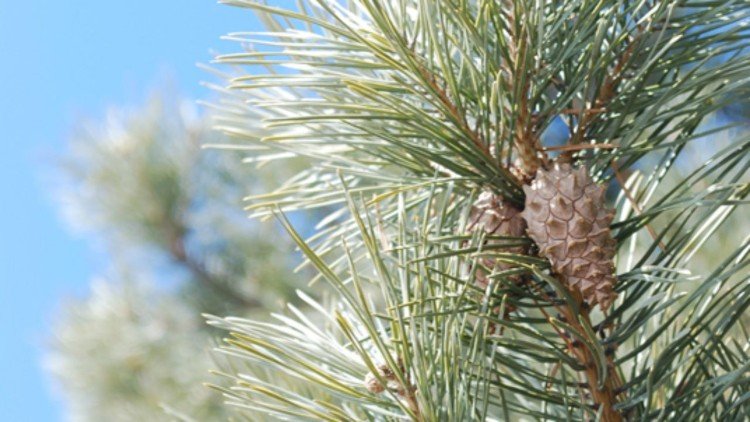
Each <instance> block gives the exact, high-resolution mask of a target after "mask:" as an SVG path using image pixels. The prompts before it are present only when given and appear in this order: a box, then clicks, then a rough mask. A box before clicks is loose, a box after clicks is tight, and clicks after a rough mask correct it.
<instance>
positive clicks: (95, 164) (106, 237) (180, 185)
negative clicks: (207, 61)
mask: <svg viewBox="0 0 750 422" xmlns="http://www.w3.org/2000/svg"><path fill="white" fill-rule="evenodd" d="M102 120H103V121H91V122H88V123H85V124H83V123H82V124H81V125H80V127H79V129H78V130H76V131H75V132H74V135H73V136H72V140H71V142H70V145H69V150H68V151H67V152H66V153H65V155H64V156H63V157H62V158H61V159H60V162H61V170H62V171H61V172H60V178H59V179H60V180H61V183H60V186H59V188H60V192H59V197H60V200H61V202H62V205H63V209H64V211H65V212H64V213H65V214H66V216H67V217H68V219H69V220H70V221H71V222H72V223H73V224H74V225H75V226H76V227H77V228H78V229H80V230H83V231H85V232H87V233H89V234H92V235H93V236H91V237H92V238H93V240H94V241H95V242H94V243H96V244H98V245H99V246H100V247H103V248H100V249H103V250H102V251H100V252H101V255H102V256H103V257H104V258H106V261H108V262H107V264H106V265H105V266H104V267H105V268H104V269H103V274H102V275H100V276H98V277H96V279H95V281H94V283H92V288H91V293H90V294H89V295H87V296H86V297H84V298H77V299H74V300H70V299H69V300H67V301H66V302H64V304H63V306H62V308H61V309H60V310H59V311H58V312H57V313H56V314H55V316H54V324H53V327H52V338H51V339H50V340H49V350H48V353H47V356H46V362H45V366H46V367H47V369H48V371H49V372H50V374H51V375H52V377H53V378H54V380H55V381H56V383H55V384H56V386H58V387H59V388H60V390H61V393H62V397H63V398H64V399H65V411H66V417H67V418H68V419H69V420H74V421H103V420H107V421H133V420H164V419H169V420H171V419H180V420H226V419H227V418H228V417H229V416H230V414H231V412H230V410H231V409H227V408H225V407H223V406H222V405H221V398H220V397H219V396H217V395H216V394H212V392H211V390H209V389H207V388H205V387H204V386H203V382H204V381H205V379H206V378H207V377H208V373H209V370H210V369H212V368H214V367H215V366H216V364H215V362H214V361H215V360H216V358H215V357H212V356H211V355H210V349H211V348H212V347H213V345H214V343H215V337H216V333H215V332H213V331H212V330H211V329H210V328H209V327H207V326H206V324H205V323H204V321H203V319H202V318H201V316H200V315H201V313H203V312H212V313H217V314H221V315H225V314H233V315H242V316H251V315H254V316H255V317H257V318H263V317H264V313H265V312H266V309H273V308H275V307H278V306H279V305H278V304H280V303H283V301H284V299H286V300H290V299H292V296H291V295H292V293H293V291H294V288H295V287H299V286H301V284H300V283H299V281H300V278H299V277H297V276H295V275H294V274H292V269H293V267H292V266H291V265H290V263H291V262H292V260H291V258H292V257H291V256H290V255H287V252H288V250H290V249H291V248H292V244H291V241H289V240H287V239H285V238H283V237H281V236H279V231H280V230H279V228H278V227H275V228H274V227H273V226H271V225H268V224H258V223H257V222H251V221H248V220H247V218H246V216H245V213H244V211H242V207H241V205H242V200H241V198H242V196H243V195H244V194H248V193H252V192H254V191H256V192H257V191H262V189H263V188H262V186H263V185H264V184H266V185H271V184H273V183H275V180H283V179H284V177H285V174H291V173H290V171H291V170H292V169H289V168H288V169H278V168H277V169H274V170H273V171H265V172H264V173H263V175H262V177H260V176H258V175H252V174H251V173H250V170H251V169H250V168H249V167H247V166H244V165H242V163H241V160H240V158H241V157H238V156H237V155H236V154H234V155H231V154H220V153H218V152H217V151H201V145H203V144H208V143H221V142H226V141H227V140H226V138H225V137H223V136H221V135H220V134H219V133H218V132H216V131H212V130H211V128H210V126H209V124H208V123H209V122H208V120H207V118H206V117H205V116H202V115H200V114H199V113H197V107H196V106H195V104H193V103H191V102H189V101H186V100H176V99H173V98H171V97H170V96H169V95H166V94H161V95H158V96H153V97H152V98H151V99H150V100H149V101H148V102H147V104H146V105H145V106H143V107H140V108H137V109H125V108H116V109H112V110H110V111H109V112H108V113H107V116H106V118H105V119H102Z"/></svg>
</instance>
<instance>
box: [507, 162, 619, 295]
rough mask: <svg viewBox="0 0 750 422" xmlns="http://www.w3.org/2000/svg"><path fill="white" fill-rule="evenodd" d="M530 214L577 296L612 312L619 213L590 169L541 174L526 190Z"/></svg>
mask: <svg viewBox="0 0 750 422" xmlns="http://www.w3.org/2000/svg"><path fill="white" fill-rule="evenodd" d="M523 189H524V192H525V193H526V208H525V209H524V211H523V213H522V214H521V215H522V216H523V218H524V219H525V220H526V222H527V224H528V233H529V237H531V239H533V240H534V241H535V242H536V243H537V245H539V250H540V253H541V255H542V256H544V257H546V258H547V259H549V261H550V263H551V264H552V269H553V270H554V272H555V273H556V274H558V275H559V276H560V277H561V279H562V281H563V282H564V283H565V284H566V285H567V286H568V287H569V288H571V290H573V291H577V292H579V293H580V294H581V296H582V298H583V299H584V300H586V301H588V302H589V303H591V304H592V305H594V304H597V303H598V304H599V306H601V308H602V309H607V308H609V307H610V306H611V305H612V302H613V301H614V300H615V298H616V297H617V294H616V293H615V291H614V285H615V282H616V281H617V279H616V277H615V276H614V272H615V265H614V256H615V246H616V244H615V240H614V239H613V238H612V234H611V232H610V230H609V225H610V223H611V222H612V219H613V217H614V211H613V210H612V209H610V208H608V207H607V206H606V204H605V203H604V191H605V188H604V187H603V186H600V185H597V184H596V183H594V181H593V180H592V179H591V177H589V175H588V172H587V170H586V168H585V167H579V168H578V169H575V170H574V169H573V168H572V167H571V166H570V165H569V164H555V166H554V168H553V169H552V170H550V171H545V170H541V169H540V170H539V171H538V172H537V175H536V178H535V179H534V181H533V182H532V183H531V185H530V186H528V185H527V186H524V187H523Z"/></svg>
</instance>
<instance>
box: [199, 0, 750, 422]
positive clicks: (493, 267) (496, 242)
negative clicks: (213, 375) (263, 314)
mask: <svg viewBox="0 0 750 422" xmlns="http://www.w3.org/2000/svg"><path fill="white" fill-rule="evenodd" d="M224 2H225V3H228V4H231V5H234V6H239V7H242V8H247V9H252V10H254V11H255V12H256V13H257V14H258V16H259V17H260V18H261V19H262V20H263V22H264V23H265V25H266V30H265V31H259V32H252V33H244V32H237V33H232V34H230V35H228V36H227V38H228V39H230V40H234V41H237V42H238V43H239V45H240V46H241V48H240V50H239V51H238V52H236V53H232V54H226V55H221V56H218V57H217V59H216V62H217V63H219V66H220V70H221V71H224V72H226V74H224V75H223V76H224V78H225V79H224V82H222V83H219V84H217V86H216V89H217V90H219V91H220V92H221V93H222V95H223V97H222V100H221V101H220V102H218V103H215V104H214V107H215V109H216V110H218V117H217V120H216V127H217V128H218V129H219V130H221V131H223V132H224V133H226V134H227V135H229V136H231V137H233V138H234V139H235V144H234V145H231V146H226V145H225V146H224V147H226V148H227V149H236V150H242V151H244V152H245V153H246V154H247V159H246V160H247V161H251V162H259V163H267V162H273V161H277V160H286V159H290V158H296V157H304V158H306V159H308V160H309V162H310V163H311V164H310V165H309V166H308V167H307V168H305V169H303V170H302V171H300V172H299V173H298V174H296V175H295V176H293V177H290V178H289V179H288V180H286V181H284V183H282V184H280V185H279V186H278V187H277V188H276V189H274V190H272V191H270V192H268V193H264V194H261V195H257V196H255V197H253V198H250V200H249V208H250V210H251V211H252V215H254V216H270V215H274V216H276V217H277V218H278V219H279V221H281V223H282V224H283V225H284V226H285V228H286V229H287V231H288V232H289V235H290V236H291V238H292V239H294V241H295V242H296V243H297V245H298V247H299V248H300V250H301V251H302V252H303V253H304V255H305V257H306V261H305V264H306V265H307V266H310V267H314V268H315V269H316V270H317V272H318V275H317V276H316V277H315V278H314V279H312V280H311V286H314V287H313V288H314V289H315V290H316V291H321V290H323V287H322V286H326V289H327V290H328V291H330V292H332V294H333V300H331V301H329V302H326V303H323V304H320V303H318V302H316V301H314V300H313V299H310V298H309V297H308V296H306V295H304V294H303V295H302V297H303V298H304V300H305V301H306V302H307V304H308V305H309V308H310V309H312V310H313V312H302V311H300V310H299V309H298V308H296V307H290V309H289V312H288V313H286V314H279V315H275V318H276V321H275V322H274V323H267V322H262V321H257V320H253V319H243V318H235V317H229V318H220V317H216V316H210V317H209V322H210V324H212V325H214V326H217V327H220V328H222V329H225V330H227V332H228V335H227V340H226V341H225V343H224V345H223V346H222V347H221V350H222V351H223V352H224V355H225V356H226V357H227V359H228V361H229V363H228V364H227V365H226V366H225V368H224V371H223V374H224V377H223V378H220V379H218V381H215V383H216V388H217V389H219V390H220V391H222V393H223V394H224V396H225V397H226V399H227V402H228V403H229V404H230V405H232V406H234V407H235V408H236V409H237V410H238V411H239V412H244V413H245V414H246V416H247V417H248V419H250V420H259V419H262V418H265V417H269V418H271V419H286V420H328V421H350V420H404V419H406V420H416V421H464V420H602V421H608V422H611V421H621V420H691V421H705V420H716V421H730V420H731V421H735V420H736V421H739V420H747V419H748V418H750V385H749V384H750V378H749V377H748V370H749V369H750V359H748V349H749V348H750V340H749V338H750V336H749V335H748V322H750V321H748V317H747V308H748V305H750V271H749V267H750V266H749V264H750V256H749V253H750V237H749V236H748V233H747V227H748V226H747V224H746V223H744V224H741V225H736V226H735V225H732V224H731V222H732V221H733V220H732V218H733V217H732V215H733V214H737V215H739V216H740V218H739V219H738V220H735V221H742V220H744V219H746V217H747V215H748V214H747V195H748V193H750V183H749V181H748V167H750V160H749V159H748V153H747V152H748V148H749V147H750V140H749V139H748V137H747V135H746V134H745V133H744V132H743V131H742V130H739V129H737V128H736V127H735V128H732V127H729V126H730V125H727V124H725V123H722V122H721V121H719V120H715V119H713V117H712V116H714V115H715V113H716V112H717V111H720V110H722V109H723V108H725V107H727V106H729V105H732V104H734V103H736V102H737V101H739V100H741V99H744V98H745V97H746V96H747V95H748V93H749V90H748V87H749V86H750V85H749V84H748V83H749V82H750V60H748V57H747V53H746V49H747V43H748V39H749V38H750V32H748V27H747V24H748V15H749V14H750V2H748V1H742V0H740V1H692V0H664V1H651V0H640V1H623V0H597V1H593V0H574V1H565V2H554V1H539V0H533V1H532V0H488V1H482V0H478V1H465V0H439V1H433V0H393V1H379V0H351V1H336V0H310V1H300V2H298V4H297V6H296V7H290V8H285V7H282V6H277V5H271V4H266V3H263V2H256V1H252V0H226V1H224ZM696 151H698V152H699V153H700V154H701V156H702V157H703V158H704V161H698V162H695V161H691V160H687V159H685V157H686V156H689V155H690V154H695V153H696ZM321 207H327V208H329V209H331V208H332V209H333V211H332V212H330V215H329V216H328V217H326V218H324V219H322V220H321V221H320V224H319V225H318V231H317V233H315V234H314V235H313V236H311V237H309V238H307V239H305V238H303V237H302V236H301V235H300V234H298V232H297V231H296V230H295V227H294V225H293V224H292V223H290V221H289V219H288V218H287V217H286V215H287V214H288V213H289V212H292V211H298V210H306V209H319V208H321ZM738 232H739V234H738ZM719 236H720V242H719V243H720V247H719V248H712V249H713V250H711V249H709V248H707V245H716V243H715V242H717V241H716V239H717V237H719ZM712 242H714V243H712ZM706 256H710V257H712V258H711V259H710V260H706V259H703V260H701V259H700V257H706ZM258 367H263V368H266V369H265V371H267V372H268V373H271V374H276V375H277V376H279V377H280V376H282V375H283V376H285V377H291V378H292V379H295V380H296V383H292V384H290V383H286V382H275V381H274V379H273V377H271V379H270V380H269V379H268V377H266V378H264V377H262V376H259V375H257V374H258V372H257V370H256V369H252V368H258Z"/></svg>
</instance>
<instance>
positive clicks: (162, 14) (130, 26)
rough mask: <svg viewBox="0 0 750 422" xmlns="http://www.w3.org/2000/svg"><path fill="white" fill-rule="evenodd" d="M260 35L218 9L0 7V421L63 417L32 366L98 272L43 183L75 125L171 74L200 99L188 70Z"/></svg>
mask: <svg viewBox="0 0 750 422" xmlns="http://www.w3.org/2000/svg"><path fill="white" fill-rule="evenodd" d="M256 27H257V21H256V20H255V19H254V18H253V17H252V15H251V14H250V12H249V11H247V10H242V9H236V8H231V7H228V6H220V5H217V4H215V3H214V1H213V0H161V1H152V2H145V1H136V2H134V1H125V2H111V1H101V0H65V1H49V0H22V1H18V0H15V1H11V0H0V95H1V96H2V98H1V99H0V134H2V135H1V136H2V137H1V138H0V145H2V153H1V154H0V236H1V237H0V374H1V375H2V377H3V379H2V382H0V419H2V420H7V421H56V420H61V419H62V416H63V415H62V407H61V403H59V401H58V400H56V399H55V398H54V397H53V396H52V394H51V390H50V388H49V383H48V380H47V378H46V376H45V375H44V374H43V372H42V371H41V370H40V367H39V361H40V356H41V350H42V346H43V343H44V339H45V330H46V329H47V326H48V323H49V321H50V319H51V318H52V317H53V315H54V314H53V310H54V309H55V306H56V304H57V303H58V302H59V300H60V298H62V297H65V296H70V295H81V294H84V293H85V292H86V289H87V286H88V283H89V280H90V278H91V276H92V275H94V274H95V273H96V271H97V269H101V268H102V267H104V265H103V263H101V262H97V255H96V254H95V253H94V252H92V251H91V250H90V248H89V245H88V243H87V242H86V240H85V239H80V238H76V237H74V236H73V235H72V234H71V233H70V232H69V231H68V230H66V228H65V225H64V224H63V223H62V221H61V220H60V218H59V214H58V212H57V210H56V206H55V204H54V202H53V200H52V199H51V198H52V195H51V192H50V189H49V183H48V182H45V178H47V179H48V178H49V177H50V171H49V167H50V161H51V157H54V155H55V153H56V152H59V151H61V150H63V148H64V145H65V141H66V135H67V134H68V133H69V130H70V129H71V126H72V124H73V122H75V119H76V118H77V117H80V116H94V117H96V116H100V115H102V114H103V110H104V109H105V108H106V106H107V105H111V104H124V105H136V104H138V103H140V102H141V101H142V100H143V99H144V98H145V97H146V96H147V93H148V91H149V90H150V89H152V88H155V87H158V86H159V85H160V82H163V81H165V80H166V77H167V76H172V77H173V79H174V81H175V82H174V85H175V86H177V87H178V88H179V89H180V91H181V92H182V93H184V94H186V95H188V96H190V97H192V98H198V97H205V96H206V95H207V92H206V91H205V90H204V89H203V88H201V87H200V86H199V82H200V81H201V80H204V79H208V75H206V74H205V73H204V72H203V71H201V70H199V69H197V68H196V66H195V63H196V62H199V61H202V62H207V61H208V60H209V59H210V51H211V50H212V49H218V50H222V49H228V45H227V44H224V43H222V42H220V41H219V40H218V38H219V36H220V35H222V34H224V33H226V32H231V31H240V30H244V31H247V30H253V29H255V28H256Z"/></svg>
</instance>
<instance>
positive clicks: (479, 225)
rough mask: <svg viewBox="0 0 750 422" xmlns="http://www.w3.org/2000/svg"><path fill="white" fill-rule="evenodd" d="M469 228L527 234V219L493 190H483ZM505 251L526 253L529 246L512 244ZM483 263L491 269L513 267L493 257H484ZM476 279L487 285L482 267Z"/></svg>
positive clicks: (522, 235)
mask: <svg viewBox="0 0 750 422" xmlns="http://www.w3.org/2000/svg"><path fill="white" fill-rule="evenodd" d="M467 228H468V229H469V230H470V231H473V230H479V229H482V230H484V231H485V232H486V233H487V234H488V235H494V236H512V237H525V236H526V221H524V219H523V218H522V217H521V211H520V210H519V209H518V208H516V207H514V206H513V205H511V204H510V203H509V202H506V201H504V200H503V198H502V197H500V196H497V195H495V194H493V193H492V192H483V193H482V194H481V195H479V198H477V200H476V202H475V203H474V206H473V208H472V210H471V214H470V215H469V225H468V227H467ZM498 243H502V242H501V241H499V240H493V239H489V240H487V242H486V244H498ZM503 252H508V253H515V254H525V253H527V248H526V247H525V246H511V247H508V248H505V249H503ZM482 265H484V266H485V267H487V268H490V269H500V270H506V269H509V268H512V265H509V264H505V263H503V262H497V261H496V260H494V259H492V258H484V259H482ZM514 277H517V276H514ZM476 279H477V282H478V283H479V285H480V286H481V287H487V274H485V272H484V271H483V270H482V269H481V268H477V271H476ZM519 279H520V278H519Z"/></svg>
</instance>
